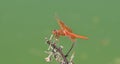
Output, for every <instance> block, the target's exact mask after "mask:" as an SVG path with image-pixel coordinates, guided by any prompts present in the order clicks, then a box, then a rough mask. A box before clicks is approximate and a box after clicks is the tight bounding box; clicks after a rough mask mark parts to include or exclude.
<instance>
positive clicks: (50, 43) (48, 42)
mask: <svg viewBox="0 0 120 64" xmlns="http://www.w3.org/2000/svg"><path fill="white" fill-rule="evenodd" d="M47 44H49V45H51V46H52V47H53V48H54V49H56V50H57V51H58V52H59V53H60V54H61V56H62V58H63V60H64V62H65V63H64V64H68V60H67V58H66V57H65V55H64V54H63V52H62V50H61V49H60V48H58V47H57V46H56V45H55V44H53V43H52V42H50V41H49V40H47ZM72 48H73V46H72Z"/></svg>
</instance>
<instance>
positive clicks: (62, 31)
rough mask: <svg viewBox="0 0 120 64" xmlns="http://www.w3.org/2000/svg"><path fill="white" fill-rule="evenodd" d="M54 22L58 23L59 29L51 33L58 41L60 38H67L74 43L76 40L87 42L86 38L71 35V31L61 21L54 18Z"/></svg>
mask: <svg viewBox="0 0 120 64" xmlns="http://www.w3.org/2000/svg"><path fill="white" fill-rule="evenodd" d="M56 20H57V22H58V25H59V26H60V29H58V30H53V31H52V33H53V34H54V35H55V38H56V39H59V38H60V36H67V37H68V38H70V40H71V41H72V42H75V41H76V39H77V38H81V39H84V40H87V39H88V37H86V36H81V35H78V34H75V33H73V31H72V29H70V28H69V27H68V26H67V25H66V24H65V23H64V22H63V21H62V20H60V19H59V18H57V17H56Z"/></svg>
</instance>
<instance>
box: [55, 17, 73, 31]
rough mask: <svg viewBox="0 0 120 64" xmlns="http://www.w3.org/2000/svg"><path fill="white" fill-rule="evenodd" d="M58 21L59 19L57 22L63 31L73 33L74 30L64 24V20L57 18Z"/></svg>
mask: <svg viewBox="0 0 120 64" xmlns="http://www.w3.org/2000/svg"><path fill="white" fill-rule="evenodd" d="M56 19H57V22H58V24H59V26H60V28H61V29H62V30H67V31H69V32H72V30H71V29H70V28H69V27H68V26H67V25H65V24H64V23H63V22H62V20H60V19H58V18H56Z"/></svg>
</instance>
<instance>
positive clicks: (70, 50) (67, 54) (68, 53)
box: [65, 42, 75, 57]
mask: <svg viewBox="0 0 120 64" xmlns="http://www.w3.org/2000/svg"><path fill="white" fill-rule="evenodd" d="M74 45H75V43H74V42H73V43H72V46H71V48H70V49H69V51H68V52H67V54H66V55H65V57H67V56H68V55H69V53H70V51H71V50H72V49H73V47H74Z"/></svg>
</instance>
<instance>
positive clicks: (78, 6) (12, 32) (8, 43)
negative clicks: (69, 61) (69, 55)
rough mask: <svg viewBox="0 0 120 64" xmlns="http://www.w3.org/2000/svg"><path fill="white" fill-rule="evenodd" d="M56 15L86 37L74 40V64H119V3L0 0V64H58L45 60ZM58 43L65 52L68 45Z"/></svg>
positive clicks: (101, 0)
mask: <svg viewBox="0 0 120 64" xmlns="http://www.w3.org/2000/svg"><path fill="white" fill-rule="evenodd" d="M55 13H57V14H58V16H59V17H60V18H61V19H62V20H63V21H64V23H66V24H67V25H68V26H70V27H71V28H72V29H73V31H74V32H75V33H77V34H81V35H86V36H88V37H89V40H82V39H77V43H76V46H75V48H74V49H73V50H74V51H75V53H76V54H75V58H74V62H75V64H120V41H119V38H120V34H119V33H120V0H0V64H57V62H55V61H53V62H51V63H47V62H45V60H44V58H45V57H47V54H45V53H44V51H45V50H46V49H47V45H46V44H45V39H44V38H45V37H49V36H50V35H51V31H52V30H54V29H59V26H58V24H57V22H56V20H55V18H54V16H55V15H54V14H55ZM60 42H61V44H64V49H65V50H64V52H66V50H67V49H68V48H69V47H70V45H71V42H70V41H69V39H68V38H66V37H62V38H61V39H60Z"/></svg>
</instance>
